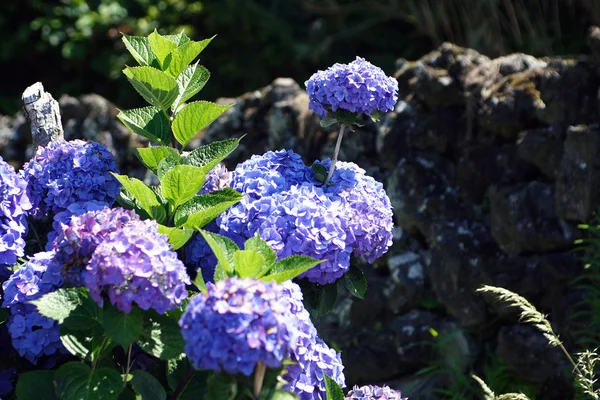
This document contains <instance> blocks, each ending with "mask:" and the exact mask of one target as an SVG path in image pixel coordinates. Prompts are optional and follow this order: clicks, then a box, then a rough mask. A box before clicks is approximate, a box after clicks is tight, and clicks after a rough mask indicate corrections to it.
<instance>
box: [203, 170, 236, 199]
mask: <svg viewBox="0 0 600 400" xmlns="http://www.w3.org/2000/svg"><path fill="white" fill-rule="evenodd" d="M230 183H231V172H230V171H229V170H228V169H227V167H225V165H223V164H217V165H216V166H215V167H214V168H213V169H211V170H210V171H209V172H208V173H207V174H206V180H205V181H204V185H202V188H201V189H200V194H207V193H212V192H214V191H216V190H221V189H225V188H226V187H229V184H230Z"/></svg>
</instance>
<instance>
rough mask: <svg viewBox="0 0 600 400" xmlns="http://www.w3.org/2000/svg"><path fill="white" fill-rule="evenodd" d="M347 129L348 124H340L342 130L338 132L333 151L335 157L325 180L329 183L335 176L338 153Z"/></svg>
mask: <svg viewBox="0 0 600 400" xmlns="http://www.w3.org/2000/svg"><path fill="white" fill-rule="evenodd" d="M345 130H346V124H342V125H341V126H340V131H339V133H338V137H337V142H336V143H335V150H334V151H333V158H332V159H331V166H330V167H329V173H328V174H327V179H326V180H325V184H326V185H327V184H328V183H329V180H330V179H331V177H332V176H333V173H334V171H335V163H336V162H337V159H338V154H339V153H340V147H341V145H342V139H343V138H344V131H345Z"/></svg>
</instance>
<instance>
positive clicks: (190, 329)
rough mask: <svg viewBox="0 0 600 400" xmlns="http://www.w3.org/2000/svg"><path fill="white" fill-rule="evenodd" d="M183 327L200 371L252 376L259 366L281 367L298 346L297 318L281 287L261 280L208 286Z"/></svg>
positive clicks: (192, 304) (187, 348)
mask: <svg viewBox="0 0 600 400" xmlns="http://www.w3.org/2000/svg"><path fill="white" fill-rule="evenodd" d="M179 325H180V326H181V334H182V336H183V338H184V340H185V342H186V345H185V352H186V354H187V355H188V357H189V358H190V360H191V361H192V363H193V364H194V366H195V367H196V368H197V369H205V370H213V371H224V372H227V373H229V374H238V373H241V374H243V375H246V376H249V375H251V374H252V372H253V371H254V369H255V367H256V366H257V364H259V363H262V364H264V365H266V366H267V367H269V368H280V367H281V366H282V363H283V361H284V359H285V358H286V357H287V356H288V354H289V353H290V351H291V350H292V349H293V348H294V346H295V340H296V332H295V324H294V318H293V316H292V315H291V314H290V307H289V305H288V304H287V301H286V299H285V297H284V295H283V293H282V291H281V288H280V287H279V286H278V285H277V284H275V283H273V282H271V283H266V282H263V281H259V280H256V279H239V278H229V279H225V280H220V281H218V282H216V283H215V284H212V283H208V284H207V293H206V294H198V295H197V296H195V297H193V298H192V299H191V300H190V302H189V304H188V306H187V308H186V311H185V313H184V314H183V315H182V317H181V319H180V321H179Z"/></svg>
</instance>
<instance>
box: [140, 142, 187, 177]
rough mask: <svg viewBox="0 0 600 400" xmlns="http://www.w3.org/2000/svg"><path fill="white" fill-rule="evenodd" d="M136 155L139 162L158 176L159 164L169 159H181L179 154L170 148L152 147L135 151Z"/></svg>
mask: <svg viewBox="0 0 600 400" xmlns="http://www.w3.org/2000/svg"><path fill="white" fill-rule="evenodd" d="M135 155H136V156H137V158H139V160H140V161H141V162H142V163H143V164H144V165H145V166H146V167H148V168H149V169H150V170H151V171H152V172H154V173H155V174H156V172H157V171H158V163H160V162H161V161H162V160H164V159H165V158H167V157H172V158H174V159H179V158H180V156H179V153H178V152H177V150H175V149H174V148H172V147H168V146H150V147H142V148H137V149H135Z"/></svg>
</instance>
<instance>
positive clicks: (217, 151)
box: [182, 136, 243, 173]
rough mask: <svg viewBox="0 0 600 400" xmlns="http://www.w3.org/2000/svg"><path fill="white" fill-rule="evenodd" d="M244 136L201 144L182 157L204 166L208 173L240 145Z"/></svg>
mask: <svg viewBox="0 0 600 400" xmlns="http://www.w3.org/2000/svg"><path fill="white" fill-rule="evenodd" d="M242 138H243V136H242V137H239V138H233V139H227V140H222V141H220V142H212V143H210V144H207V145H205V146H200V147H198V148H197V149H195V150H193V151H191V152H190V153H189V154H187V155H185V156H184V157H182V162H184V163H185V164H190V165H193V166H195V167H199V168H202V169H203V170H204V173H208V172H209V171H210V170H211V169H213V168H214V167H215V166H216V165H217V164H218V163H220V162H221V161H223V160H224V159H225V157H227V156H228V155H229V154H231V152H233V151H234V150H235V149H236V148H237V147H238V145H239V143H240V140H242Z"/></svg>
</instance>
